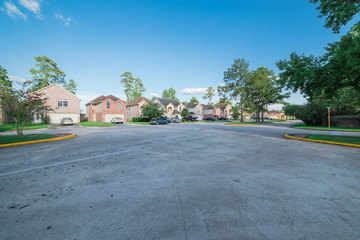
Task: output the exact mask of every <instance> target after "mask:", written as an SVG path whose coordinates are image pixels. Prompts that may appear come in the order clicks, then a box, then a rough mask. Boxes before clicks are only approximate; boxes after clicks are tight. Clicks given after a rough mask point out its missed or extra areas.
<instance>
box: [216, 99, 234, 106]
mask: <svg viewBox="0 0 360 240" xmlns="http://www.w3.org/2000/svg"><path fill="white" fill-rule="evenodd" d="M217 104H230V105H231V104H232V103H231V101H230V100H228V99H226V98H220V99H219V102H218V103H217Z"/></svg>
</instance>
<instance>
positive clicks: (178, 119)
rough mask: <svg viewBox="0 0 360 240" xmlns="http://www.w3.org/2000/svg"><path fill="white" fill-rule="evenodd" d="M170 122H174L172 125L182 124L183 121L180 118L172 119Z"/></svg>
mask: <svg viewBox="0 0 360 240" xmlns="http://www.w3.org/2000/svg"><path fill="white" fill-rule="evenodd" d="M170 122H172V123H181V119H180V118H170Z"/></svg>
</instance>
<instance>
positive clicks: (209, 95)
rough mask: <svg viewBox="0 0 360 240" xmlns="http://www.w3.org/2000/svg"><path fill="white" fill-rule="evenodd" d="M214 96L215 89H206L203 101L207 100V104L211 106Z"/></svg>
mask: <svg viewBox="0 0 360 240" xmlns="http://www.w3.org/2000/svg"><path fill="white" fill-rule="evenodd" d="M214 96H215V89H214V88H213V87H208V88H207V89H206V94H205V95H204V96H203V97H202V98H203V99H204V100H206V99H208V100H209V102H208V104H213V102H212V99H213V97H214Z"/></svg>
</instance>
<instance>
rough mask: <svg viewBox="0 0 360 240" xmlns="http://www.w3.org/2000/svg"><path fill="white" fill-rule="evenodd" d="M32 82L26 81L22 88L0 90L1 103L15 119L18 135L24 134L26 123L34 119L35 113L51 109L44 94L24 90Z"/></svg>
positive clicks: (6, 111)
mask: <svg viewBox="0 0 360 240" xmlns="http://www.w3.org/2000/svg"><path fill="white" fill-rule="evenodd" d="M30 83H31V82H26V83H24V84H23V87H22V89H14V88H12V87H5V88H2V89H1V90H0V91H1V92H0V95H1V102H0V105H1V107H2V109H3V110H4V111H5V113H6V114H7V115H8V116H10V117H11V118H12V119H13V120H14V121H15V128H16V132H17V135H18V136H22V135H23V128H24V125H25V124H26V123H28V122H30V121H31V120H32V116H33V114H37V113H44V112H45V111H49V110H51V109H50V108H49V107H48V106H47V105H46V99H45V97H43V95H42V94H40V93H36V92H33V93H30V92H28V91H25V90H24V89H25V88H26V87H28V86H29V84H30Z"/></svg>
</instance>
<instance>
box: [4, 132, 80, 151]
mask: <svg viewBox="0 0 360 240" xmlns="http://www.w3.org/2000/svg"><path fill="white" fill-rule="evenodd" d="M56 134H68V133H56ZM75 136H76V135H75V133H71V134H70V135H68V136H65V137H57V138H50V139H42V140H34V141H26V142H17V143H7V144H0V148H2V147H13V146H20V145H26V144H33V143H41V142H52V141H59V140H64V139H68V138H73V137H75Z"/></svg>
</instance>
